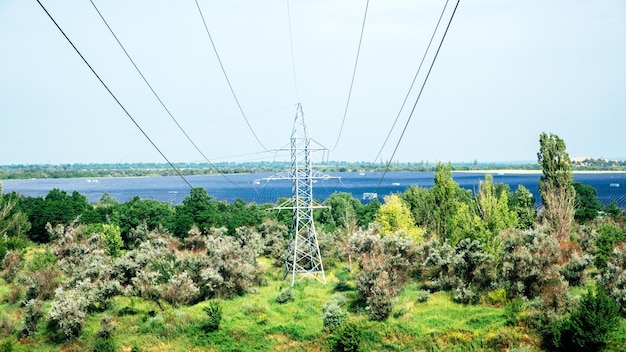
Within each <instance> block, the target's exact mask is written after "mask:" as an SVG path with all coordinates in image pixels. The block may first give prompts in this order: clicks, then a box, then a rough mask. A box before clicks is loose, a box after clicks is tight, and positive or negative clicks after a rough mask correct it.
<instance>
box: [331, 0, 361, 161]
mask: <svg viewBox="0 0 626 352" xmlns="http://www.w3.org/2000/svg"><path fill="white" fill-rule="evenodd" d="M369 4H370V1H369V0H367V2H366V3H365V14H364V15H363V24H362V25H361V36H360V37H359V47H358V48H357V51H356V59H355V60H354V69H353V70H352V79H351V80H350V90H349V91H348V100H347V101H346V108H345V110H344V111H343V119H342V120H341V127H339V135H337V140H336V141H335V146H334V147H333V148H332V149H331V150H330V151H331V152H334V151H335V149H337V145H338V144H339V139H341V133H342V132H343V125H344V124H345V123H346V116H347V115H348V106H350V97H351V96H352V88H353V87H354V77H355V76H356V68H357V65H358V63H359V53H360V52H361V43H362V42H363V32H365V20H366V19H367V9H368V8H369Z"/></svg>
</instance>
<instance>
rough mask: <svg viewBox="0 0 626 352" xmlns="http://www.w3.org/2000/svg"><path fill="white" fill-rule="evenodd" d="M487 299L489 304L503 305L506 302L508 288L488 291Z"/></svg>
mask: <svg viewBox="0 0 626 352" xmlns="http://www.w3.org/2000/svg"><path fill="white" fill-rule="evenodd" d="M487 301H488V302H489V304H493V305H498V306H501V305H503V304H505V303H506V289H504V288H502V287H501V288H498V289H495V290H493V291H489V292H487Z"/></svg>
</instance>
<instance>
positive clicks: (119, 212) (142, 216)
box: [111, 197, 174, 247]
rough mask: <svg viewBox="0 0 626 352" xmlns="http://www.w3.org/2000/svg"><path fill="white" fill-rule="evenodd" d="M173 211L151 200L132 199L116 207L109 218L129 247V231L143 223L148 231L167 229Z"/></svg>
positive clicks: (161, 203) (164, 204) (166, 205)
mask: <svg viewBox="0 0 626 352" xmlns="http://www.w3.org/2000/svg"><path fill="white" fill-rule="evenodd" d="M173 217H174V210H173V209H172V207H170V206H169V205H168V204H167V203H163V202H159V201H156V200H152V199H141V198H139V197H134V198H133V199H131V200H129V201H128V202H126V203H124V204H121V205H119V206H116V207H115V208H114V210H113V214H112V216H111V223H114V224H116V225H118V226H119V227H120V229H121V234H122V239H123V240H124V243H125V245H126V247H128V246H129V241H130V242H132V241H131V240H130V239H129V237H130V233H131V230H132V229H134V228H137V227H139V226H141V225H142V224H144V223H145V225H146V226H147V228H148V230H149V231H152V230H154V229H156V228H157V227H159V226H163V227H167V226H168V225H169V224H171V223H172V221H173V220H172V219H173Z"/></svg>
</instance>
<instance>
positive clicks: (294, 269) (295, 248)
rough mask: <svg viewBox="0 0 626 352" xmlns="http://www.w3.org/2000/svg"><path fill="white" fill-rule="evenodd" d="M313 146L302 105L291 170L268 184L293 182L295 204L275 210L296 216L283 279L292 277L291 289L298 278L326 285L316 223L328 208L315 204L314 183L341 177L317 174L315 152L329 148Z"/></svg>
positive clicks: (295, 127) (295, 129) (293, 135)
mask: <svg viewBox="0 0 626 352" xmlns="http://www.w3.org/2000/svg"><path fill="white" fill-rule="evenodd" d="M311 142H312V140H311V138H309V134H308V131H307V125H306V122H305V120H304V113H303V112H302V105H301V104H298V107H297V112H296V118H295V121H294V123H293V130H292V131H291V148H290V151H291V169H290V170H289V171H288V172H282V173H280V174H277V175H274V176H271V177H268V178H267V180H284V179H290V180H291V200H290V201H289V202H287V203H284V204H281V205H279V206H277V207H276V208H275V209H290V210H291V211H292V214H293V217H292V223H291V229H290V233H289V242H288V244H287V251H286V255H285V274H284V276H283V279H285V278H286V277H287V275H289V274H291V286H293V285H294V282H295V278H296V275H299V274H304V275H309V276H312V277H314V278H315V279H317V280H319V281H321V282H322V283H324V284H325V283H326V276H325V275H324V265H323V264H322V256H321V253H320V247H319V243H318V241H317V233H316V232H315V224H314V223H313V210H314V209H319V208H326V207H325V206H323V205H320V204H316V203H315V202H314V200H313V182H314V180H317V179H322V180H328V179H331V178H337V177H332V176H329V175H325V174H321V173H318V172H313V170H312V168H311V151H316V150H326V148H312V147H311Z"/></svg>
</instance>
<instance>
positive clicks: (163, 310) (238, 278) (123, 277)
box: [0, 133, 626, 352]
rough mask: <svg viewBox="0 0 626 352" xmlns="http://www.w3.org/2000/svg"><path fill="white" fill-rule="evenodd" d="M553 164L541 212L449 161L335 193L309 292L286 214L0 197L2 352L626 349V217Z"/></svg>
mask: <svg viewBox="0 0 626 352" xmlns="http://www.w3.org/2000/svg"><path fill="white" fill-rule="evenodd" d="M538 166H539V168H540V170H541V172H542V177H541V180H540V186H539V192H540V194H541V197H542V204H543V205H544V206H543V207H542V208H541V209H536V208H535V206H534V204H535V201H534V199H533V197H532V194H531V192H530V191H529V190H527V189H525V188H524V187H523V186H519V187H518V188H517V189H515V190H511V189H509V186H508V185H503V184H496V183H494V181H493V177H491V175H489V174H487V175H486V176H485V180H484V181H483V182H481V183H480V186H479V188H478V190H477V191H476V192H475V193H472V192H471V191H469V190H465V189H463V188H461V187H459V185H458V184H457V183H456V182H455V181H454V179H453V177H452V169H453V167H452V165H450V164H448V165H445V164H442V163H439V164H437V165H436V166H435V167H434V171H435V172H434V186H433V187H431V188H420V187H417V186H413V187H410V188H408V189H407V190H406V191H405V192H403V193H397V194H393V195H391V196H388V197H386V198H385V199H384V202H382V203H381V202H378V201H377V200H374V201H372V202H370V203H367V204H362V203H361V202H360V201H359V200H358V199H355V198H353V197H352V196H351V195H350V194H348V193H335V194H333V195H331V196H330V197H329V198H328V199H326V200H325V201H324V205H326V206H328V208H327V209H317V210H315V213H314V222H315V228H316V229H317V237H318V240H319V245H320V250H321V253H322V257H323V263H324V268H325V274H326V275H325V279H326V281H327V282H326V284H322V283H321V282H320V281H318V280H316V279H315V278H313V277H307V276H304V275H300V276H297V280H296V282H295V285H294V286H293V287H291V285H290V281H289V280H284V279H283V277H284V274H285V273H284V261H285V258H286V253H285V248H287V243H288V241H289V239H290V236H291V234H290V226H291V223H292V214H291V212H288V211H284V210H283V211H277V210H272V208H273V205H271V204H267V205H257V204H248V203H245V202H243V201H241V200H237V201H234V202H232V203H230V204H228V203H225V202H219V201H215V200H214V199H212V198H211V197H210V196H209V195H208V194H207V192H206V190H204V189H202V188H194V189H192V190H191V192H190V194H189V196H188V197H186V198H185V199H184V201H183V202H182V204H180V205H170V204H167V203H162V202H157V201H154V200H146V199H140V198H139V197H136V198H134V199H132V200H130V201H128V202H126V203H123V204H120V203H118V202H117V200H116V199H114V198H112V197H110V196H108V195H106V194H105V195H104V196H103V197H102V199H101V200H100V201H99V202H98V203H97V204H89V203H88V202H87V200H86V198H85V197H84V196H82V195H81V194H79V193H78V192H73V193H72V194H68V193H67V192H65V191H61V190H58V189H53V190H51V191H50V192H49V193H48V194H47V195H46V196H45V197H36V198H33V197H24V196H21V195H19V194H16V193H9V194H2V193H1V192H0V352H2V351H266V350H272V351H274V350H276V351H281V350H284V351H287V350H289V351H407V350H410V351H414V350H416V351H422V350H423V351H541V350H550V351H618V350H624V349H626V319H624V314H625V312H626V229H625V226H624V223H625V220H626V214H625V213H624V211H623V210H622V209H620V208H618V207H617V206H616V204H615V203H612V204H609V205H607V206H603V205H602V204H601V203H600V202H599V201H598V199H597V198H596V193H595V189H594V188H593V187H591V186H588V185H584V184H580V183H575V182H573V176H572V173H573V168H572V162H571V161H570V159H569V156H568V154H567V152H566V150H565V143H564V141H563V140H561V139H560V138H559V137H558V136H556V135H553V134H545V133H543V134H541V136H540V149H539V153H538ZM285 201H288V200H280V201H279V203H280V204H285V203H284V202H285Z"/></svg>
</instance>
